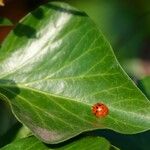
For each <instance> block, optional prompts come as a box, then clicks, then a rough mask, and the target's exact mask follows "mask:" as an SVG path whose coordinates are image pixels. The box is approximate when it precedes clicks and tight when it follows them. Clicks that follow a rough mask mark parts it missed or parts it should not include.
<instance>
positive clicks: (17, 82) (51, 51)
mask: <svg viewBox="0 0 150 150" xmlns="http://www.w3.org/2000/svg"><path fill="white" fill-rule="evenodd" d="M0 64H1V65H0V78H1V80H0V92H1V93H2V94H4V95H5V96H7V98H8V99H9V100H10V101H9V103H10V104H11V107H12V110H13V112H14V114H15V115H16V117H17V118H18V120H20V121H21V122H22V123H24V124H25V125H26V126H27V127H28V128H30V129H31V131H32V132H33V133H34V134H35V135H36V136H37V137H38V138H40V139H41V140H43V141H44V142H46V143H58V142H61V141H64V140H66V139H69V138H71V137H73V136H75V135H77V134H79V133H81V132H84V131H88V130H93V129H102V128H108V129H113V130H115V131H117V132H120V133H126V134H127V133H128V134H132V133H137V132H142V131H145V130H148V129H149V128H150V107H149V106H150V102H149V101H148V100H147V99H146V97H145V96H144V95H143V94H142V93H141V91H140V90H139V89H138V88H137V87H136V86H135V85H134V83H133V82H132V81H131V79H130V78H129V77H128V76H127V75H126V74H125V72H124V71H123V70H122V68H121V67H120V65H119V64H118V62H117V60H116V58H115V56H114V54H113V51H112V49H111V47H110V45H109V43H108V42H107V41H106V40H105V38H104V37H103V35H102V33H101V32H100V31H99V30H98V28H97V27H96V26H95V25H94V24H93V22H92V21H91V20H90V19H89V17H88V16H86V15H85V14H84V13H83V12H80V11H78V10H76V9H75V8H72V7H70V6H68V5H67V4H63V3H49V4H46V5H44V6H42V7H40V8H38V9H37V10H35V11H34V12H32V13H30V14H29V15H28V16H26V17H25V18H24V19H23V20H22V21H21V22H20V23H19V24H18V25H17V27H16V28H15V29H14V31H13V32H11V33H10V34H9V36H8V37H7V39H6V40H5V41H4V42H3V44H2V47H1V49H0ZM97 102H102V103H104V104H106V105H107V107H108V108H109V115H108V116H106V117H104V118H97V117H96V116H95V115H93V114H92V112H91V107H92V106H93V104H95V103H97Z"/></svg>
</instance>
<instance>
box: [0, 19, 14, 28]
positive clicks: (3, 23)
mask: <svg viewBox="0 0 150 150" xmlns="http://www.w3.org/2000/svg"><path fill="white" fill-rule="evenodd" d="M12 25H13V24H12V22H11V21H10V20H9V19H7V18H2V17H0V26H12Z"/></svg>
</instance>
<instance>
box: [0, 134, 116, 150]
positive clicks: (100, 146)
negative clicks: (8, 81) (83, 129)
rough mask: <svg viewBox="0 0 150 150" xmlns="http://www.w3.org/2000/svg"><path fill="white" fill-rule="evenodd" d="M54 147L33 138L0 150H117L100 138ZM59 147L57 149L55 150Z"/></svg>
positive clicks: (88, 138)
mask: <svg viewBox="0 0 150 150" xmlns="http://www.w3.org/2000/svg"><path fill="white" fill-rule="evenodd" d="M51 147H54V146H51V145H49V146H48V145H47V146H46V145H45V144H43V143H42V142H41V141H39V140H38V139H36V138H35V137H34V136H31V137H27V138H23V139H20V140H17V141H14V142H12V143H11V144H9V145H6V146H5V147H3V148H1V149H0V150H14V149H16V150H33V149H36V150H48V149H49V150H52V149H53V150H67V149H69V150H76V149H80V150H91V149H92V150H118V149H117V148H116V147H114V146H111V145H110V143H109V142H108V141H107V140H106V139H104V138H101V137H86V138H82V139H80V140H77V141H74V142H72V143H70V144H68V145H65V146H61V147H59V146H58V145H57V146H55V147H56V148H51ZM57 147H59V148H57Z"/></svg>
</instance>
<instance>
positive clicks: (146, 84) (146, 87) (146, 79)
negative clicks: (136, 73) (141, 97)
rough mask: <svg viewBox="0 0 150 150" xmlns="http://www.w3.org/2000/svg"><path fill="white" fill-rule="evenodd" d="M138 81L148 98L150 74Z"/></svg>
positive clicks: (149, 94)
mask: <svg viewBox="0 0 150 150" xmlns="http://www.w3.org/2000/svg"><path fill="white" fill-rule="evenodd" d="M140 83H141V84H142V86H143V88H144V89H143V90H144V92H145V94H146V95H147V97H148V98H149V99H150V76H147V77H144V78H143V79H142V80H141V81H140ZM141 88H142V87H141Z"/></svg>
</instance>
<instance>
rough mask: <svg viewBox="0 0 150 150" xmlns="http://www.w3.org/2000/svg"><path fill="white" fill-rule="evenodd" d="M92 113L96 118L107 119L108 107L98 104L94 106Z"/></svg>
mask: <svg viewBox="0 0 150 150" xmlns="http://www.w3.org/2000/svg"><path fill="white" fill-rule="evenodd" d="M92 113H93V114H95V116H96V117H98V118H100V117H105V116H107V115H108V113H109V109H108V107H107V106H106V105H105V104H103V103H96V104H95V105H93V106H92Z"/></svg>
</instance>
